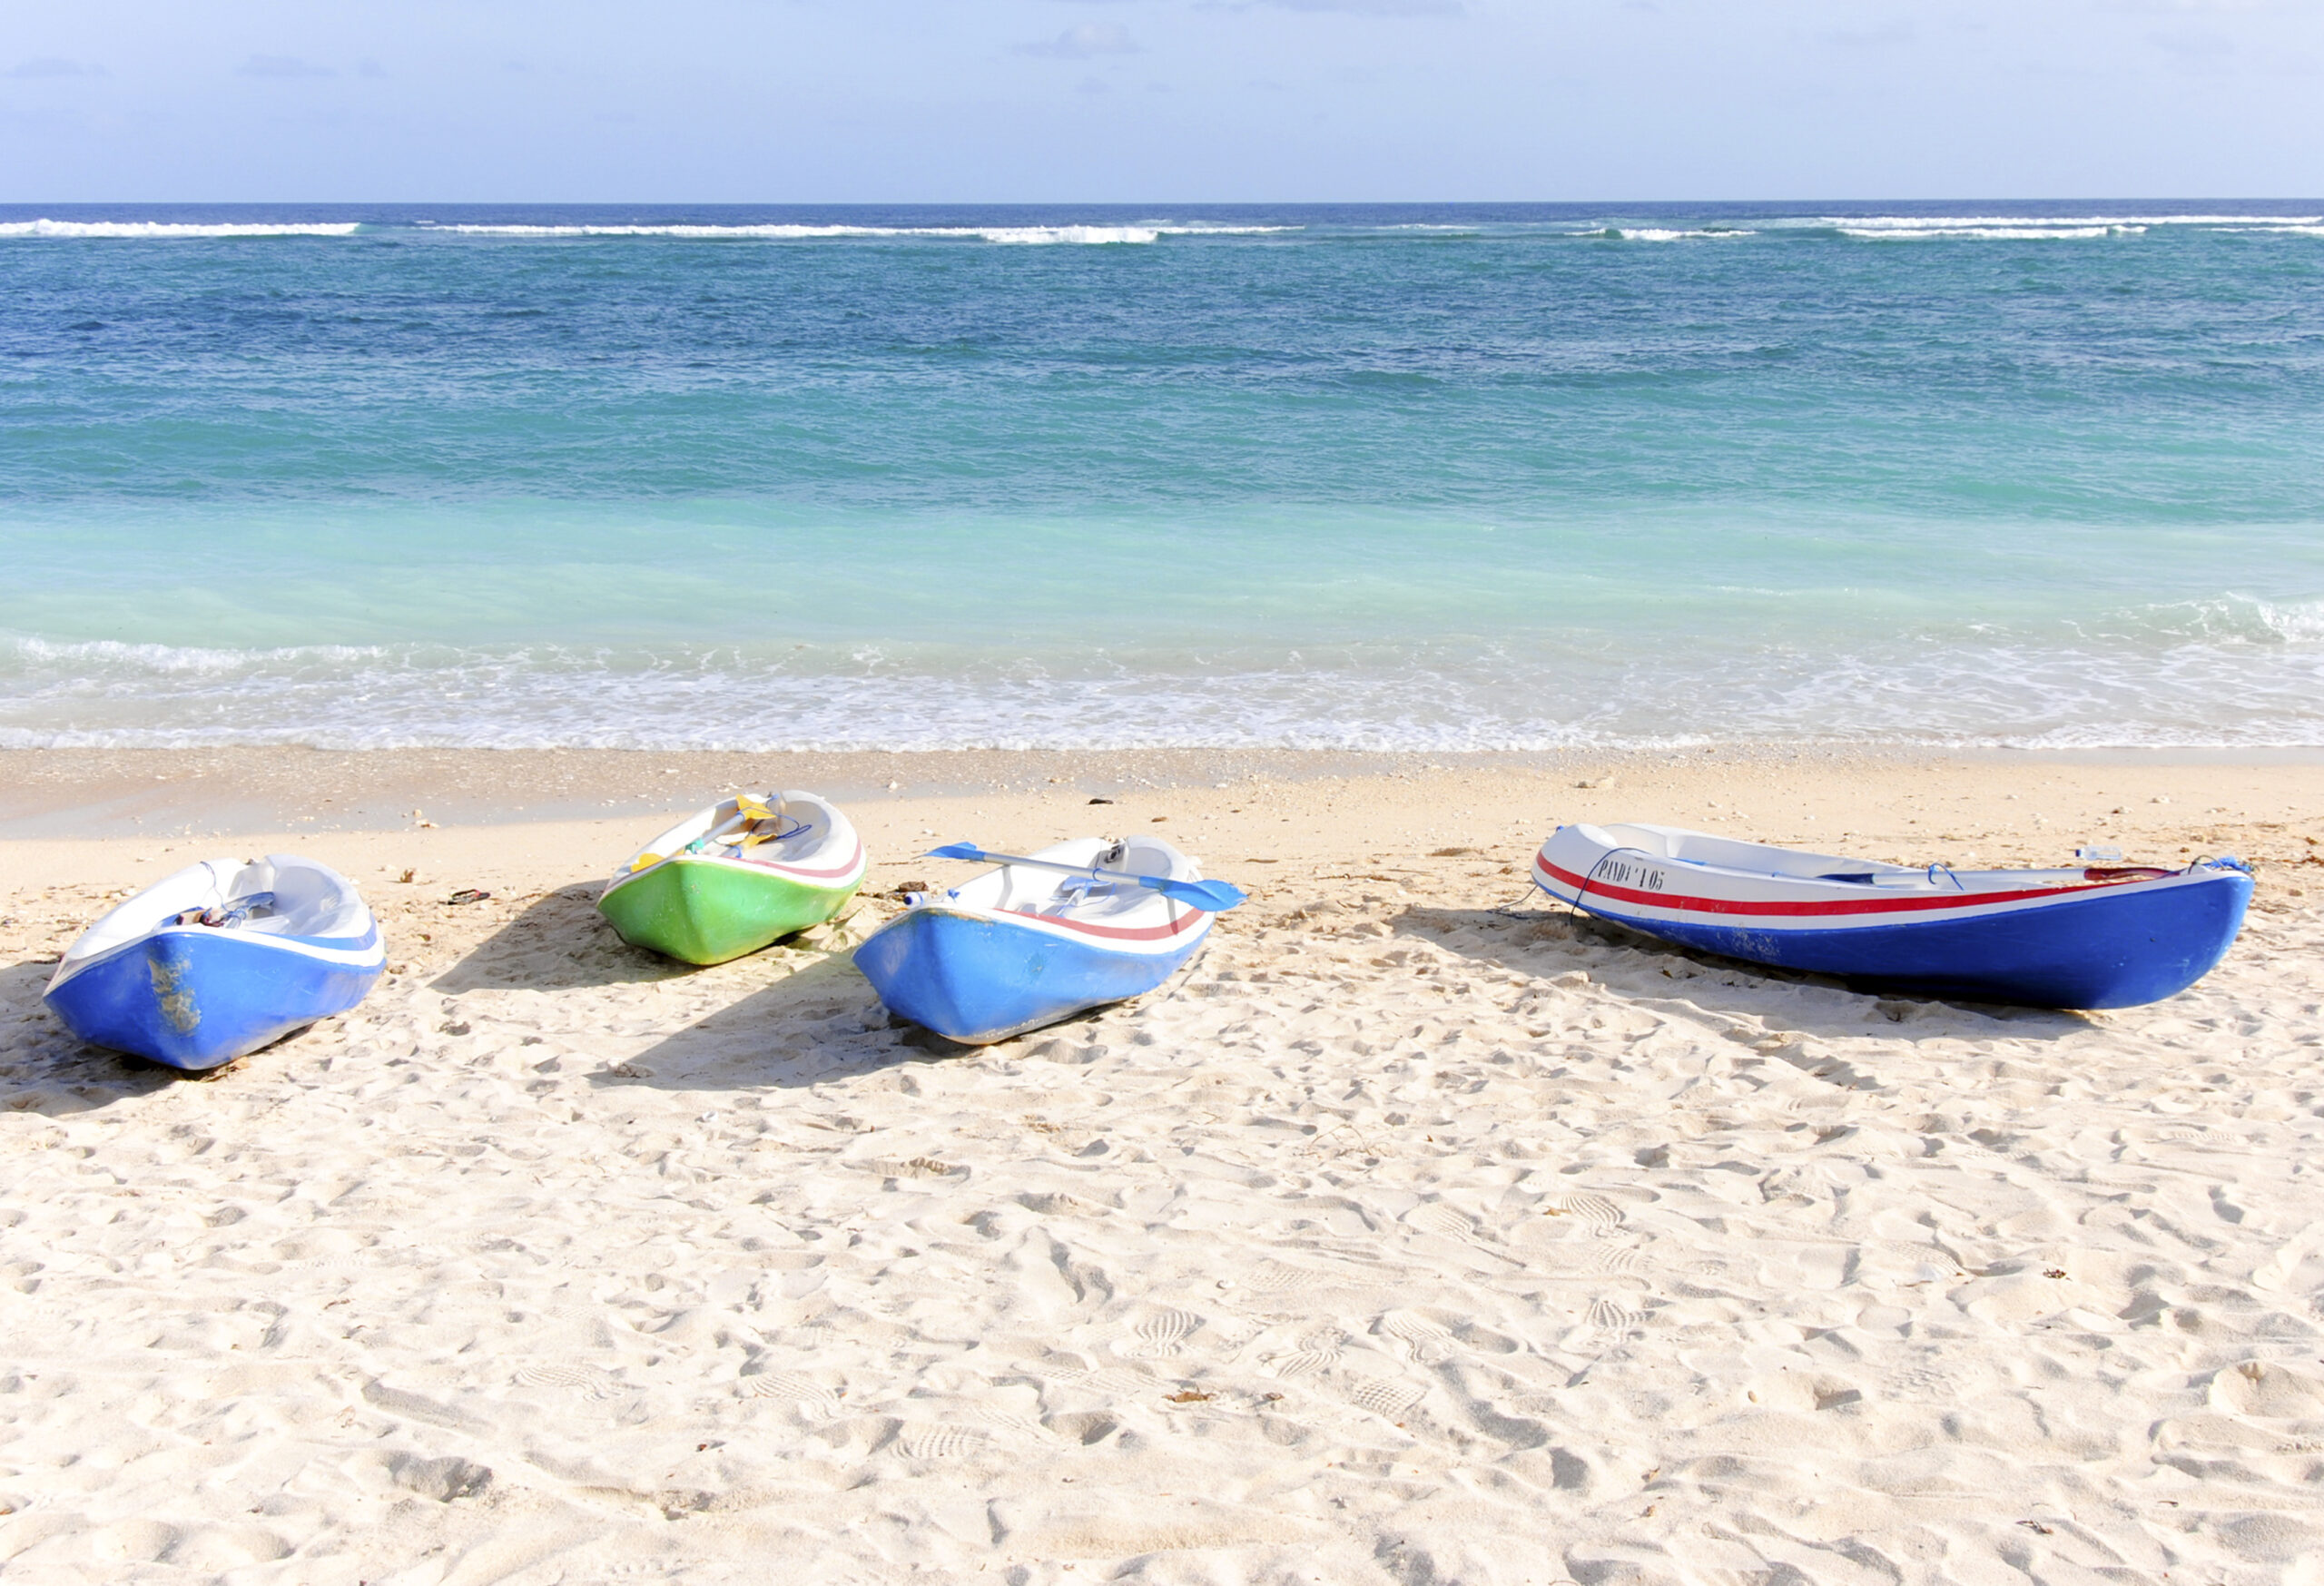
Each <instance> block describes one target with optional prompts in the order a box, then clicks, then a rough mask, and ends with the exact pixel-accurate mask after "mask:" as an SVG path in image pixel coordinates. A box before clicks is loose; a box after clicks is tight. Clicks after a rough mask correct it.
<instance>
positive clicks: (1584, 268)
mask: <svg viewBox="0 0 2324 1586" xmlns="http://www.w3.org/2000/svg"><path fill="white" fill-rule="evenodd" d="M301 228H305V230H301ZM0 557H5V564H6V566H7V567H8V569H9V572H8V576H7V579H6V582H5V588H6V591H7V595H6V599H5V604H0V744H71V743H116V744H169V743H202V742H222V741H227V742H231V741H242V742H254V741H287V742H303V743H314V744H388V743H462V744H468V743H473V744H652V745H665V746H682V745H687V744H704V745H707V744H717V745H726V746H772V745H809V744H812V745H822V746H836V745H886V746H922V745H939V744H1058V745H1111V744H1182V743H1191V744H1345V745H1368V746H1387V747H1413V748H1441V749H1452V748H1462V747H1529V746H1548V745H1557V744H1577V743H1605V744H1614V743H1652V742H1666V741H1682V740H1691V739H1765V738H1777V739H1797V738H1838V739H1850V740H1859V741H1881V742H1905V741H1913V742H1947V743H1962V742H1971V743H2014V744H2037V745H2039V744H2057V745H2063V744H2300V745H2315V744H2324V202H2307V203H2280V202H2250V201H2232V202H2230V201H2204V202H2193V203H2190V202H2142V203H2122V202H2116V203H2107V204H2076V203H2063V202H2061V203H2051V204H2024V203H2008V204H1996V203H1956V204H1941V205H1931V204H1852V205H1816V204H1805V205H1715V206H1694V207H1688V206H1671V205H1656V206H1640V207H1636V208H1631V209H1618V210H1609V209H1602V208H1593V209H1582V208H1575V207H1567V206H1360V207H1272V208H1250V207H1241V206H1234V207H1226V208H1220V207H1205V206H1199V205H1177V206H1145V207H1140V208H1137V209H1102V208H1081V209H1061V208H1055V207H1049V208H1041V209H994V208H987V209H974V210H964V209H933V208H930V209H893V208H887V209H841V210H833V209H822V210H743V209H734V208H723V207H722V208H715V209H694V210H688V209H684V208H657V207H654V206H641V207H635V208H608V207H605V206H596V207H590V208H573V207H559V208H555V209H515V208H509V209H480V208H474V207H463V206H437V207H428V206H396V207H387V208H382V207H366V206H359V205H357V206H303V207H300V206H292V207H273V208H266V207H256V206H235V207H231V208H222V207H185V208H158V207H152V206H131V207H112V208H104V209H73V210H66V209H58V208H54V207H50V208H46V209H40V210H26V209H21V208H20V209H15V210H6V209H0Z"/></svg>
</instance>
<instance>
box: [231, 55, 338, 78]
mask: <svg viewBox="0 0 2324 1586" xmlns="http://www.w3.org/2000/svg"><path fill="white" fill-rule="evenodd" d="M234 73H235V75H237V76H241V77H336V76H338V75H339V74H338V73H337V72H334V71H332V70H331V69H330V67H329V66H316V65H310V64H308V63H307V62H305V61H302V60H300V58H299V57H298V56H296V55H252V56H251V58H250V59H249V60H247V61H244V62H243V63H242V64H241V65H239V66H237V67H235V68H234Z"/></svg>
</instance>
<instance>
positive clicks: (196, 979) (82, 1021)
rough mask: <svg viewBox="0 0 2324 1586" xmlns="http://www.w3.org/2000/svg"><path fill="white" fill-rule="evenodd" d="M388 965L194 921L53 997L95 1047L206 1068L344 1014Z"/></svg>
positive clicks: (137, 946)
mask: <svg viewBox="0 0 2324 1586" xmlns="http://www.w3.org/2000/svg"><path fill="white" fill-rule="evenodd" d="M350 945H352V944H350ZM382 967H383V966H382V965H381V964H379V963H377V962H374V963H370V964H361V965H358V964H339V963H330V962H327V961H325V960H319V959H314V958H310V957H308V956H307V955H305V954H303V953H299V952H294V951H289V950H286V949H284V948H281V947H271V946H268V945H266V944H265V942H264V941H263V939H259V940H253V939H252V938H251V936H249V935H246V934H244V933H241V932H238V931H210V930H204V929H201V928H198V927H196V928H190V929H186V930H172V931H162V932H160V933H158V934H156V935H153V936H149V937H146V938H144V939H143V941H135V942H132V943H130V944H129V945H128V946H126V947H123V948H122V949H121V950H120V951H117V952H115V953H113V955H112V956H111V957H109V958H105V959H101V960H98V961H97V962H95V963H93V964H91V965H90V966H89V967H88V968H86V969H84V970H81V971H80V972H79V973H77V974H75V975H74V976H73V977H72V978H71V979H70V980H66V981H65V982H64V984H63V985H61V986H57V987H55V988H54V989H53V990H51V991H50V992H49V993H48V997H47V1001H48V1005H49V1007H50V1008H51V1009H52V1010H54V1012H55V1014H56V1016H57V1017H58V1018H59V1019H61V1020H64V1026H65V1028H66V1029H70V1030H71V1031H72V1032H73V1033H74V1035H76V1036H78V1037H80V1038H81V1039H83V1040H84V1041H87V1042H89V1043H90V1044H91V1045H92V1046H101V1047H111V1048H113V1049H114V1050H116V1051H123V1052H133V1053H135V1054H136V1055H137V1056H139V1057H141V1058H151V1059H153V1061H155V1062H157V1063H165V1064H167V1065H168V1066H169V1067H171V1068H172V1069H186V1070H188V1071H189V1072H199V1071H201V1070H202V1069H215V1068H217V1067H218V1066H219V1065H221V1064H222V1063H230V1062H231V1061H233V1060H234V1059H236V1058H239V1057H241V1056H242V1055H243V1054H244V1053H247V1052H254V1051H256V1050H257V1049H259V1048H261V1047H262V1046H267V1045H270V1044H271V1043H272V1042H274V1041H278V1040H280V1039H282V1038H283V1037H284V1036H286V1035H289V1034H290V1033H291V1031H292V1030H294V1029H300V1027H302V1026H304V1025H309V1024H312V1023H313V1022H314V1021H315V1020H318V1019H328V1018H329V1017H330V1016H331V1015H332V1014H334V1013H344V1012H346V1011H347V1010H349V1009H350V1008H352V1007H354V1006H355V1005H356V1004H357V1003H359V1002H360V1001H362V1000H363V998H364V996H365V994H366V993H368V992H369V990H371V987H372V985H373V984H374V982H376V981H377V980H379V973H380V970H381V969H382Z"/></svg>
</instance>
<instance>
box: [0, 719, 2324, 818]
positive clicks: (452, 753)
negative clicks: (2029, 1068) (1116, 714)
mask: <svg viewBox="0 0 2324 1586" xmlns="http://www.w3.org/2000/svg"><path fill="white" fill-rule="evenodd" d="M2246 773H2248V774H2246ZM2222 775H2226V776H2230V777H2234V778H2237V779H2238V780H2237V781H2236V783H2235V793H2236V795H2237V797H2238V799H2239V801H2240V802H2239V803H2235V804H2232V805H2230V808H2232V809H2240V808H2241V807H2242V806H2243V805H2245V804H2252V805H2253V806H2254V813H2255V814H2256V813H2257V812H2258V810H2259V809H2260V807H2264V809H2265V810H2266V811H2267V812H2269V813H2270V814H2269V818H2272V819H2277V820H2281V819H2286V818H2294V817H2297V816H2298V815H2299V813H2302V812H2303V811H2306V812H2308V813H2315V812H2316V811H2317V810H2319V808H2324V749H2315V750H2289V749H2278V750H2250V751H2244V750H2214V749H2176V750H2164V749H2155V750H2145V749H2120V750H2058V751H2043V752H2035V751H2024V750H2005V749H1967V750H1963V749H1953V748H1945V747H1928V748H1913V747H1909V746H1879V747H1871V748H1866V747H1862V746H1856V745H1841V744H1758V743H1743V744H1727V745H1718V744H1713V745H1700V746H1694V747H1689V748H1684V749H1670V750H1621V751H1613V750H1596V751H1581V750H1573V751H1558V752H1554V753H1540V754H1532V753H1522V754H1521V753H1513V752H1512V753H1500V752H1494V753H1477V754H1426V753H1417V752H1415V753H1402V752H1398V753H1373V752H1363V751H1342V750H1293V749H1280V750H1243V749H1144V750H1124V751H1111V750H1074V751H1061V750H919V751H899V752H893V753H890V752H880V751H848V752H839V753H822V752H816V751H804V750H802V751H786V752H782V753H768V754H759V753H740V752H735V753H728V752H713V751H696V750H689V751H669V752H665V751H651V750H627V749H508V750H502V749H374V750H347V751H341V750H319V749H303V748H288V749H283V748H267V747H251V746H232V747H225V748H212V749H194V750H176V749H14V750H0V842H10V841H18V840H25V839H37V840H53V839H62V838H103V837H117V836H127V835H136V836H160V835H171V836H182V837H192V836H196V835H203V836H212V835H214V836H242V835H250V834H255V833H261V832H287V831H290V830H292V829H293V828H295V827H298V826H301V825H308V826H312V827H314V828H315V829H316V830H317V831H323V832H392V831H409V830H417V829H419V823H421V822H423V821H425V822H428V823H433V824H434V825H435V826H437V827H446V826H454V825H458V826H469V825H478V824H535V823H542V822H568V821H589V822H596V821H604V820H626V819H627V818H628V817H630V816H633V815H634V816H639V817H642V818H645V819H652V818H654V817H656V816H661V815H667V816H670V817H672V818H675V816H677V815H679V814H682V813H687V812H690V811H693V810H695V809H699V808H700V807H702V806H703V805H704V804H705V803H710V802H712V800H713V798H714V797H715V796H721V795H723V793H724V792H726V791H728V790H731V789H734V788H738V787H749V788H753V789H763V788H767V787H771V786H775V787H804V788H809V789H812V790H814V791H816V792H819V793H822V794H824V795H825V796H826V797H830V798H833V799H836V800H838V801H840V802H842V803H857V804H864V805H876V804H880V803H900V802H912V801H917V800H928V799H934V800H946V799H953V800H957V799H964V798H972V797H993V796H1000V797H1014V796H1025V795H1039V794H1044V793H1059V792H1062V793H1082V794H1084V795H1087V796H1089V797H1111V798H1121V797H1137V798H1144V797H1149V796H1152V795H1162V794H1186V795H1188V796H1190V797H1194V798H1196V801H1197V802H1202V801H1201V795H1203V794H1206V793H1219V792H1225V793H1232V792H1234V791H1235V790H1236V789H1237V788H1238V787H1250V786H1265V785H1270V784H1277V783H1280V784H1285V785H1294V786H1295V785H1301V784H1307V783H1324V782H1332V783H1353V784H1364V783H1383V784H1385V783H1415V782H1417V783H1429V782H1432V781H1436V780H1443V781H1444V782H1445V783H1447V784H1448V785H1454V786H1460V787H1468V786H1471V785H1476V784H1482V785H1485V786H1489V787H1491V788H1492V789H1493V790H1494V793H1495V795H1496V796H1502V797H1506V796H1508V795H1509V794H1510V793H1512V792H1513V791H1515V790H1517V789H1520V788H1522V787H1525V786H1526V785H1528V784H1531V785H1532V786H1534V787H1535V788H1536V789H1537V790H1538V791H1539V792H1541V793H1544V794H1556V795H1558V796H1559V797H1562V792H1561V790H1573V789H1577V788H1579V790H1580V791H1584V792H1596V791H1602V790H1608V789H1615V788H1620V789H1624V790H1628V791H1629V792H1630V793H1636V794H1639V795H1640V796H1641V797H1643V798H1644V799H1645V800H1646V801H1647V802H1648V803H1651V804H1654V805H1657V806H1661V805H1669V806H1670V807H1671V808H1672V809H1673V810H1675V809H1678V808H1679V807H1682V806H1687V805H1689V804H1694V805H1699V804H1701V803H1703V802H1704V801H1705V799H1706V798H1708V797H1709V793H1710V790H1713V789H1715V788H1717V787H1719V786H1726V785H1748V786H1754V787H1757V788H1759V789H1763V790H1765V792H1766V793H1768V794H1771V795H1785V796H1788V794H1790V793H1793V792H1795V791H1796V792H1797V793H1800V794H1802V795H1804V796H1810V797H1811V802H1814V795H1816V794H1818V793H1821V794H1824V795H1828V794H1829V793H1831V791H1832V790H1833V789H1834V788H1835V787H1846V788H1848V789H1850V790H1851V793H1853V794H1854V795H1855V796H1857V797H1861V798H1869V799H1870V800H1872V801H1873V802H1874V803H1875V805H1876V806H1877V805H1880V804H1885V803H1893V802H1894V801H1895V800H1896V799H1897V798H1898V797H1900V796H1903V795H1904V794H1905V793H1909V792H1910V791H1911V790H1910V785H1909V784H1910V782H1911V779H1913V778H1915V777H1919V778H1923V779H1925V780H1926V781H1927V782H1929V783H1932V784H1934V783H1943V784H1945V785H1947V786H1948V787H1954V786H1955V784H1963V785H1967V784H1974V787H1973V788H1972V790H1971V791H1972V792H1973V793H1994V794H1997V795H1998V796H2001V797H2004V798H2006V797H2007V796H2008V795H2009V793H2012V792H2015V791H2017V790H2019V789H2022V788H2033V787H2040V788H2043V789H2047V790H2054V792H2053V798H2054V799H2055V800H2056V801H2058V802H2060V804H2061V808H2062V809H2065V810H2068V811H2070V812H2072V813H2073V818H2077V819H2081V820H2083V821H2085V822H2086V821H2090V820H2093V819H2094V818H2096V817H2098V816H2101V815H2104V814H2107V813H2110V812H2112V810H2113V805H2112V804H2110V803H2106V801H2107V800H2108V799H2113V800H2115V801H2116V802H2117V803H2119V802H2121V801H2122V799H2125V798H2127V799H2131V800H2134V801H2137V802H2140V803H2152V802H2153V801H2158V800H2161V801H2170V803H2173V804H2177V805H2181V806H2183V805H2185V804H2187V803H2190V802H2191V801H2193V800H2195V799H2198V798H2201V799H2206V800H2209V799H2210V798H2211V793H2213V792H2215V791H2217V788H2216V786H2215V784H2217V783H2219V780H2220V778H2221V776H2222ZM1592 784H1595V787H1594V788H1593V785H1592ZM1956 791H1957V788H1956ZM2021 796H2022V795H2021ZM1580 802H1581V803H1584V804H1587V805H1590V806H1592V807H1591V808H1590V811H1589V812H1588V813H1587V814H1586V816H1585V818H1590V819H1620V818H1643V819H1662V818H1665V816H1663V815H1659V814H1658V815H1631V816H1628V817H1626V816H1625V815H1624V814H1623V813H1622V812H1620V811H1619V810H1612V809H1606V808H1600V807H1597V806H1602V805H1605V804H1606V803H1608V801H1607V800H1606V799H1604V798H1600V797H1595V796H1593V797H1590V798H1589V799H1585V800H1582V801H1580ZM1613 802H1614V803H1620V800H1615V801H1613ZM1821 802H1823V803H1831V802H1832V800H1831V799H1830V798H1829V797H1828V796H1826V797H1824V798H1823V799H1822V800H1821ZM2213 802H2216V801H2213ZM2164 807H2166V806H2165V805H2164V804H2162V803H2154V808H2155V809H2156V810H2161V809H2162V808H2164ZM2124 809H2125V813H2128V809H2129V806H2127V805H2125V806H2124ZM1828 813H1832V812H1827V814H1828ZM1819 818H1824V817H1819ZM1795 824H1797V823H1795Z"/></svg>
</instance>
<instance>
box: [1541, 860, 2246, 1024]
mask: <svg viewBox="0 0 2324 1586" xmlns="http://www.w3.org/2000/svg"><path fill="white" fill-rule="evenodd" d="M2250 901H2251V878H2250V876H2248V875H2244V874H2240V873H2239V872H2222V873H2221V874H2219V875H2215V876H2211V877H2208V878H2206V879H2205V880H2203V881H2201V882H2197V883H2195V884H2193V885H2191V886H2181V887H2164V888H2137V887H2127V888H2124V889H2123V890H2122V891H2121V892H2111V893H2100V894H2099V895H2097V896H2095V897H2091V896H2083V897H2077V898H2073V899H2069V900H2063V901H2059V902H2056V903H2050V904H2044V905H2043V906H2041V907H2039V908H2033V909H2020V910H2015V911H2009V912H2004V913H1994V914H1985V915H1981V916H1977V917H1974V918H1971V919H1966V920H1929V921H1915V922H1913V923H1910V924H1899V925H1879V926H1866V927H1860V928H1858V929H1856V930H1853V931H1792V930H1781V931H1771V930H1754V929H1747V928H1740V927H1737V926H1730V925H1716V924H1709V923H1705V924H1701V925H1697V924H1694V923H1692V922H1690V921H1669V920H1640V919H1633V918H1631V917H1630V916H1629V915H1627V914H1624V913H1622V912H1620V911H1619V910H1614V909H1606V908H1600V907H1596V906H1593V905H1591V904H1590V903H1587V902H1585V903H1584V904H1583V907H1585V908H1587V909H1589V911H1590V913H1592V914H1596V915H1599V916H1600V917H1601V918H1604V919H1607V920H1611V921H1616V922H1618V923H1620V924H1623V925H1627V926H1629V927H1630V929H1631V930H1633V931H1644V932H1645V933H1646V934H1648V935H1649V936H1659V937H1661V938H1663V939H1665V940H1667V941H1675V942H1679V943H1680V944H1682V945H1684V946H1687V947H1694V948H1700V949H1702V950H1703V951H1706V952H1715V953H1719V954H1722V955H1724V956H1725V957H1728V958H1737V959H1743V960H1747V961H1748V962H1751V963H1758V964H1774V965H1777V966H1779V967H1781V968H1784V969H1788V970H1806V971H1807V972H1809V973H1813V974H1820V975H1834V976H1837V977H1838V978H1840V979H1842V980H1856V981H1861V982H1863V983H1865V984H1867V985H1872V986H1880V987H1887V988H1893V989H1895V990H1902V991H1915V992H1920V993H1923V994H1925V995H1929V996H1937V997H1958V998H1965V999H1967V1000H1972V1001H1977V1002H2015V1003H2023V1004H2026V1005H2028V1006H2031V1007H2036V1008H2134V1007H2137V1006H2138V1005H2140V1004H2141V1003H2144V1002H2159V1001H2161V1000H2162V999H2163V998H2165V997H2171V996H2176V995H2177V994H2178V993H2179V992H2181V991H2183V990H2186V989H2187V988H2188V987H2190V986H2191V985H2193V984H2194V983H2195V982H2196V981H2197V980H2201V979H2202V978H2203V977H2204V976H2205V975H2207V974H2209V973H2210V972H2211V970H2212V969H2213V968H2214V967H2215V966H2216V965H2217V964H2218V963H2219V961H2220V960H2221V959H2222V958H2224V957H2226V956H2227V950H2228V948H2229V947H2230V946H2231V945H2232V944H2233V943H2234V941H2235V936H2236V932H2237V931H2240V930H2241V929H2242V926H2243V911H2244V910H2245V908H2247V907H2248V906H2249V905H2250Z"/></svg>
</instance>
